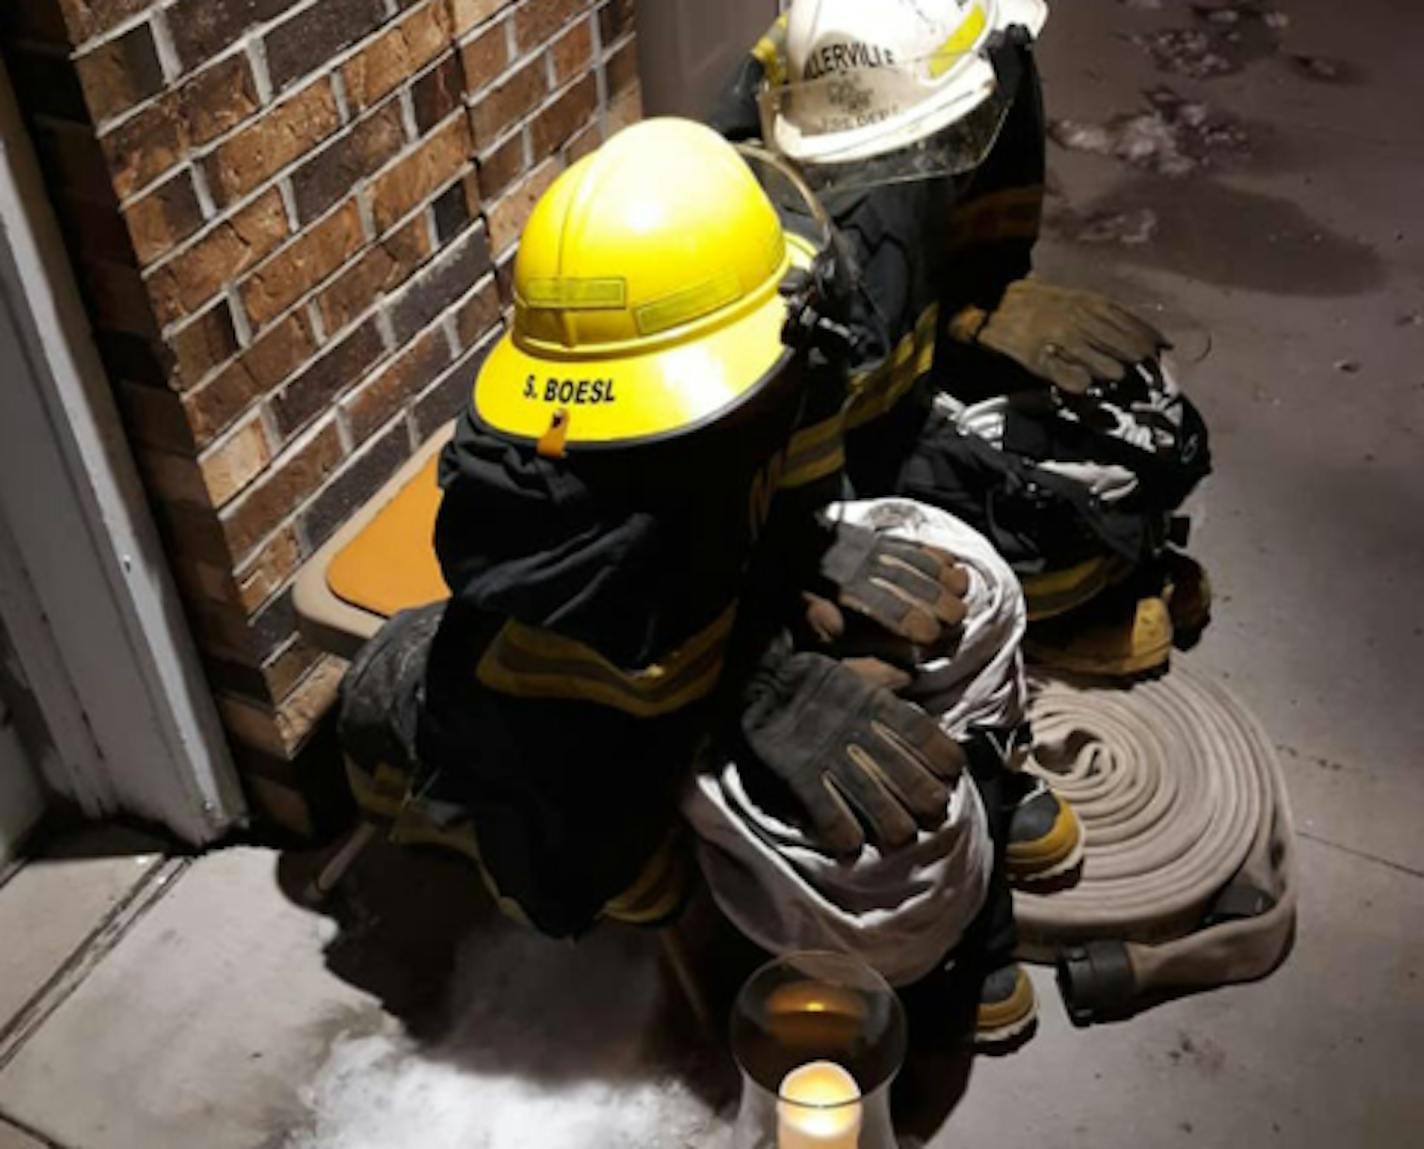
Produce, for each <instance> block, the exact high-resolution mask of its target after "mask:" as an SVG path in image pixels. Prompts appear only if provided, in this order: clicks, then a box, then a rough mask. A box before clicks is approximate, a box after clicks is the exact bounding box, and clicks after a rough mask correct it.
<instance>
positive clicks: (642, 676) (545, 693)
mask: <svg viewBox="0 0 1424 1149" xmlns="http://www.w3.org/2000/svg"><path fill="white" fill-rule="evenodd" d="M735 618H736V606H735V604H734V605H732V606H729V607H728V608H727V609H726V610H725V611H723V612H722V614H721V615H719V616H718V618H717V619H716V621H714V622H713V623H712V624H711V625H710V626H708V627H706V628H705V629H704V630H702V631H701V632H700V633H698V634H696V635H694V636H693V637H692V638H691V639H689V640H688V641H687V642H686V643H684V644H683V645H682V647H681V648H680V649H678V650H675V651H673V652H672V653H671V654H670V655H668V656H667V657H666V658H664V659H662V660H661V661H659V662H656V663H653V664H652V665H651V666H645V667H642V668H640V669H637V670H624V669H621V668H620V667H617V666H615V665H614V664H613V663H612V662H610V661H609V660H608V659H607V658H605V657H604V656H603V655H601V654H599V653H598V651H596V650H594V649H593V648H592V647H591V646H587V645H585V644H584V643H581V642H576V641H575V640H573V639H571V638H565V637H564V636H562V635H559V634H555V633H554V632H553V631H549V630H542V629H540V628H538V627H533V626H526V625H524V624H523V623H521V622H515V621H513V620H511V621H509V622H507V623H505V624H504V626H503V627H502V628H501V629H500V632H499V633H498V634H497V635H496V636H495V638H494V641H493V642H491V643H490V645H489V647H488V648H487V649H486V650H485V652H484V655H483V656H482V657H481V658H480V664H479V668H478V670H477V672H476V673H477V675H478V677H479V680H480V682H482V683H483V684H484V685H485V686H488V687H489V688H490V689H491V690H497V691H499V692H500V693H501V694H508V695H511V696H513V697H516V698H567V699H574V700H577V701H581V702H593V703H596V704H598V705H600V706H607V707H610V708H612V709H614V710H621V711H622V712H623V713H625V714H630V715H632V716H633V717H634V718H655V717H658V716H660V715H664V714H672V713H674V712H676V711H678V710H681V709H682V708H683V707H685V706H689V705H691V704H692V703H694V702H696V701H698V700H699V699H702V698H706V697H707V696H708V695H709V694H711V693H712V691H713V690H714V689H715V688H716V686H717V681H718V679H719V678H720V677H721V675H722V663H723V658H724V656H725V654H726V646H727V639H728V636H729V635H730V634H731V631H732V623H733V621H734V619H735Z"/></svg>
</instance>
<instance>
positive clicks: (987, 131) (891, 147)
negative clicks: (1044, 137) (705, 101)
mask: <svg viewBox="0 0 1424 1149" xmlns="http://www.w3.org/2000/svg"><path fill="white" fill-rule="evenodd" d="M1047 18H1048V8H1047V6H1046V4H1045V3H1044V0H878V2H876V3H866V2H865V0H793V3H792V5H791V9H790V12H789V14H788V20H787V24H786V33H785V35H786V40H785V52H786V60H785V62H786V82H785V83H784V84H780V85H776V86H773V87H770V88H768V89H767V91H766V92H764V93H763V97H762V114H763V120H764V125H763V126H764V129H765V138H766V139H767V141H768V142H769V143H771V144H772V145H773V146H774V147H775V148H776V149H777V150H778V151H779V152H781V153H782V154H783V155H785V156H786V157H787V158H789V159H791V160H793V161H795V162H797V163H798V164H803V165H808V166H815V165H835V164H852V163H860V162H862V161H866V160H871V159H874V158H876V157H882V156H885V155H887V154H890V153H895V152H899V151H903V150H904V149H911V148H914V147H915V146H916V145H923V144H925V143H926V142H927V141H930V140H933V139H935V138H937V137H940V138H942V137H943V136H944V135H945V133H946V129H951V128H954V127H956V126H959V127H960V128H961V129H967V134H966V132H965V131H963V130H962V131H961V132H960V138H959V140H958V142H957V144H956V145H955V146H956V149H957V150H958V152H959V153H960V154H957V155H954V156H945V155H941V156H940V157H939V158H940V159H941V160H942V161H943V162H944V164H945V168H944V170H963V169H964V168H966V167H972V166H974V165H975V164H976V163H977V162H978V161H979V160H981V159H982V158H983V155H984V154H986V153H987V151H988V148H989V147H990V146H992V143H993V139H994V137H995V136H996V135H997V133H998V129H999V126H1000V125H1001V124H1002V121H1003V114H1004V113H1006V111H1007V106H1008V101H1009V100H1010V99H1011V98H1012V93H1003V92H999V91H998V83H997V80H996V74H995V70H994V65H993V63H992V62H991V60H990V58H989V48H990V46H991V44H992V42H993V41H994V38H995V35H996V33H1002V32H1005V31H1007V30H1008V29H1009V28H1011V27H1013V26H1015V25H1017V26H1019V27H1022V28H1023V29H1024V30H1025V31H1026V32H1027V34H1028V35H1029V36H1030V37H1033V36H1037V35H1038V33H1039V31H1040V29H1041V28H1042V27H1043V24H1044V21H1045V20H1046V19H1047ZM996 94H997V96H998V106H996V100H995V97H996ZM976 113H979V114H978V116H977V123H976Z"/></svg>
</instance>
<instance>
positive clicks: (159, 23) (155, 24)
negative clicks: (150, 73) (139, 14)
mask: <svg viewBox="0 0 1424 1149" xmlns="http://www.w3.org/2000/svg"><path fill="white" fill-rule="evenodd" d="M150 15H151V16H152V22H151V23H150V25H149V28H150V30H151V31H152V33H153V45H154V47H155V48H156V49H157V51H158V65H159V67H160V68H161V69H162V70H163V80H164V83H165V84H172V83H173V82H174V81H175V80H177V79H178V77H179V76H181V75H182V74H183V65H182V63H181V62H180V61H179V59H178V49H177V48H176V47H175V46H174V44H173V33H172V30H171V29H170V28H169V27H168V11H167V9H165V8H154V9H153V10H152V12H151V13H150Z"/></svg>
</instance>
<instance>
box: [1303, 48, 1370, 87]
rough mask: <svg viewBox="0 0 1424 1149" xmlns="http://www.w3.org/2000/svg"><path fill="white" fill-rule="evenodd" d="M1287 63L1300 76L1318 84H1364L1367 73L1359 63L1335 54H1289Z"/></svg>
mask: <svg viewBox="0 0 1424 1149" xmlns="http://www.w3.org/2000/svg"><path fill="white" fill-rule="evenodd" d="M1285 60H1286V62H1287V64H1289V65H1290V68H1291V70H1292V71H1293V72H1294V73H1295V74H1296V75H1298V76H1300V77H1302V78H1304V79H1306V80H1310V81H1312V82H1313V83H1316V84H1363V83H1364V82H1365V80H1366V73H1365V70H1364V69H1363V68H1361V67H1360V66H1359V65H1358V64H1352V63H1350V62H1349V61H1348V60H1340V59H1337V58H1335V57H1334V56H1305V55H1294V54H1291V55H1287V56H1285Z"/></svg>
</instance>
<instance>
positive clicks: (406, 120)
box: [396, 86, 420, 144]
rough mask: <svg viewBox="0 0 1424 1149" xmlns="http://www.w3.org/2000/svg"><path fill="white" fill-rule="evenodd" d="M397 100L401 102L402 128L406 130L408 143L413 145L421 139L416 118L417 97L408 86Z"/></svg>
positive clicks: (401, 91)
mask: <svg viewBox="0 0 1424 1149" xmlns="http://www.w3.org/2000/svg"><path fill="white" fill-rule="evenodd" d="M396 98H397V99H398V100H399V101H400V111H401V127H403V128H404V129H405V140H406V143H408V144H413V143H415V142H416V141H417V140H419V139H420V124H419V123H418V122H417V121H416V118H415V96H414V95H413V94H412V92H411V90H410V87H409V86H406V87H404V88H402V89H401V90H400V93H399V95H398V96H397V97H396Z"/></svg>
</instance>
